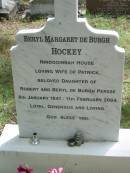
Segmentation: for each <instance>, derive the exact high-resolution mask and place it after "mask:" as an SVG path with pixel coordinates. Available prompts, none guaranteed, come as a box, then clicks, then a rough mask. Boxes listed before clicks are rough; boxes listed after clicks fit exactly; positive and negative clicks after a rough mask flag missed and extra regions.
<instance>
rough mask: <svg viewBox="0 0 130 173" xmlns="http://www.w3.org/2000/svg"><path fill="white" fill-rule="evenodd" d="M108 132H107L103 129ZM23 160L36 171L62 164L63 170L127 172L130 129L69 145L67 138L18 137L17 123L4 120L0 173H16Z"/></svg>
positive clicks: (41, 172)
mask: <svg viewBox="0 0 130 173" xmlns="http://www.w3.org/2000/svg"><path fill="white" fill-rule="evenodd" d="M106 133H107V132H106ZM22 163H26V164H28V165H30V166H31V167H33V169H34V172H35V173H47V170H48V169H49V168H53V167H63V168H64V173H79V172H81V173H115V172H118V173H129V172H130V129H120V135H119V142H87V143H85V144H83V145H82V146H81V147H74V148H71V147H68V146H67V142H66V141H54V140H53V141H48V140H40V144H38V145H32V144H31V143H30V139H28V138H19V130H18V126H17V125H9V124H7V125H6V126H5V128H4V131H3V133H2V135H1V137H0V173H15V172H16V168H17V167H18V165H19V164H22Z"/></svg>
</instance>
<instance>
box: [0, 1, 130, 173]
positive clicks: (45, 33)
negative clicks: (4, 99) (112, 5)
mask: <svg viewBox="0 0 130 173" xmlns="http://www.w3.org/2000/svg"><path fill="white" fill-rule="evenodd" d="M77 4H78V3H77V0H55V11H56V13H55V19H50V20H49V21H48V22H47V24H46V26H44V27H42V28H40V29H31V30H23V31H20V32H18V34H17V45H16V46H14V47H13V48H12V65H13V68H12V70H13V77H14V90H15V98H16V109H17V115H18V125H6V126H5V129H4V132H3V133H2V136H1V137H0V172H1V173H4V172H6V173H10V172H16V168H17V167H18V165H19V164H21V163H23V162H24V163H27V164H29V165H30V166H31V167H32V168H33V169H34V172H36V173H41V172H47V171H48V169H49V168H53V167H59V166H60V167H63V168H64V172H69V173H70V172H71V173H79V172H82V173H86V172H88V173H108V172H109V173H115V172H118V173H129V170H130V145H129V143H130V138H129V135H130V129H127V130H126V129H120V132H119V124H120V116H121V112H120V109H121V89H122V87H121V86H122V76H123V64H124V49H121V48H119V47H118V46H117V44H118V34H117V33H116V32H114V31H103V30H98V29H94V28H92V27H91V26H90V25H89V24H88V23H87V22H86V20H85V19H80V18H79V19H77V11H78V10H77ZM18 127H19V129H18ZM76 132H78V133H77V134H76ZM34 133H35V134H34ZM36 133H37V134H36ZM118 133H119V142H112V141H117V140H118ZM75 134H76V135H75ZM80 134H81V135H80ZM37 135H38V136H37ZM19 136H20V137H24V138H20V137H19ZM74 136H75V138H74ZM26 137H28V138H26ZM38 137H39V138H40V139H39V138H38ZM81 137H83V138H85V142H84V143H83V140H82V141H81V140H79V139H81ZM41 138H43V139H41ZM48 138H49V140H48ZM83 138H82V139H83ZM50 139H51V140H50ZM52 139H53V140H52ZM62 139H63V140H62ZM68 139H69V141H71V144H72V142H73V140H74V139H76V140H75V141H74V142H77V143H78V144H79V142H82V145H81V146H80V147H79V146H77V145H76V146H74V147H71V148H70V147H69V146H68V145H67V144H68V143H67V141H66V140H68ZM70 139H71V140H70ZM89 140H94V141H89ZM86 141H87V142H86ZM95 141H96V142H95ZM97 141H98V142H97ZM34 144H35V145H34ZM36 144H37V145H36ZM71 146H72V145H71ZM5 163H8V164H7V165H6V166H5Z"/></svg>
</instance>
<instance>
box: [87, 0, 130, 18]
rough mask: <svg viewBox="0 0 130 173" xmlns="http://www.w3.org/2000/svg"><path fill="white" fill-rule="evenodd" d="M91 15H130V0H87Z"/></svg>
mask: <svg viewBox="0 0 130 173" xmlns="http://www.w3.org/2000/svg"><path fill="white" fill-rule="evenodd" d="M86 4H87V9H88V10H89V11H90V12H91V13H95V14H96V13H105V14H120V15H125V14H130V0H86Z"/></svg>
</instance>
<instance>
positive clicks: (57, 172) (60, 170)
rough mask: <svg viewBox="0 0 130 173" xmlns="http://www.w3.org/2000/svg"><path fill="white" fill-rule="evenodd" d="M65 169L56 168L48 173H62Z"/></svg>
mask: <svg viewBox="0 0 130 173" xmlns="http://www.w3.org/2000/svg"><path fill="white" fill-rule="evenodd" d="M62 172H63V168H54V169H49V170H48V173H62Z"/></svg>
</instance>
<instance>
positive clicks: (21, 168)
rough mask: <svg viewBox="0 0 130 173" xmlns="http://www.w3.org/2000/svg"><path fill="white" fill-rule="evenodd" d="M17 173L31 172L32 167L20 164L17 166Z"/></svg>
mask: <svg viewBox="0 0 130 173" xmlns="http://www.w3.org/2000/svg"><path fill="white" fill-rule="evenodd" d="M17 173H33V169H32V168H29V167H28V166H25V165H20V166H19V167H18V168H17Z"/></svg>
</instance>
